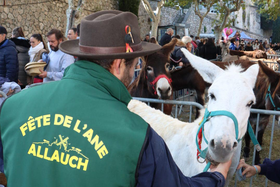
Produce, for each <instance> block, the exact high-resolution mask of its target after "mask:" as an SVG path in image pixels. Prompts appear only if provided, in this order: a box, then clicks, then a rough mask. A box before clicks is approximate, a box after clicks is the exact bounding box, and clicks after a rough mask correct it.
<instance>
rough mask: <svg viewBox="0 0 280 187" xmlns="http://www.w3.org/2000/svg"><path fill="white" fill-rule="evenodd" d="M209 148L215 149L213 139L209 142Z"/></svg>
mask: <svg viewBox="0 0 280 187" xmlns="http://www.w3.org/2000/svg"><path fill="white" fill-rule="evenodd" d="M210 146H211V147H213V148H215V141H214V139H212V140H211V141H210Z"/></svg>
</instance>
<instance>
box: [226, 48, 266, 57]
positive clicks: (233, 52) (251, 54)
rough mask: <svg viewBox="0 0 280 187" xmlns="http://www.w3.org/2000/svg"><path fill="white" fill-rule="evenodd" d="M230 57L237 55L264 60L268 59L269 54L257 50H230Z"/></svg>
mask: <svg viewBox="0 0 280 187" xmlns="http://www.w3.org/2000/svg"><path fill="white" fill-rule="evenodd" d="M230 55H237V56H244V55H245V56H247V57H252V58H264V59H267V54H266V52H265V51H262V50H255V51H236V50H230Z"/></svg>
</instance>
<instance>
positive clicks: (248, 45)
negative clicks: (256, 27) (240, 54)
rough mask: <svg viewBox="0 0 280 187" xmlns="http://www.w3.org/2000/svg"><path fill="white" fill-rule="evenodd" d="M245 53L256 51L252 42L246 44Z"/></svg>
mask: <svg viewBox="0 0 280 187" xmlns="http://www.w3.org/2000/svg"><path fill="white" fill-rule="evenodd" d="M245 51H254V50H253V47H252V45H251V42H250V41H249V42H248V43H247V44H246V46H245Z"/></svg>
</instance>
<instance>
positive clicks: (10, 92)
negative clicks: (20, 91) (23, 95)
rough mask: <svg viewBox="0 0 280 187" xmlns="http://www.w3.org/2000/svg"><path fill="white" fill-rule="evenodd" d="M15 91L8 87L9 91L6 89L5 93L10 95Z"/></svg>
mask: <svg viewBox="0 0 280 187" xmlns="http://www.w3.org/2000/svg"><path fill="white" fill-rule="evenodd" d="M14 92H15V90H13V89H11V88H10V89H9V91H8V93H7V94H6V95H7V96H9V95H12V94H13V93H14Z"/></svg>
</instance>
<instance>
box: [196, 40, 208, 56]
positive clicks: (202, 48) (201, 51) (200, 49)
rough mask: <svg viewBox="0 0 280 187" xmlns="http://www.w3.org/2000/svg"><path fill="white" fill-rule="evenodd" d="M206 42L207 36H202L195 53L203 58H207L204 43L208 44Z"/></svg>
mask: <svg viewBox="0 0 280 187" xmlns="http://www.w3.org/2000/svg"><path fill="white" fill-rule="evenodd" d="M206 42H207V38H201V39H200V42H199V44H198V46H197V49H196V52H195V54H196V55H197V56H200V57H201V58H205V46H204V45H205V44H206Z"/></svg>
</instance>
